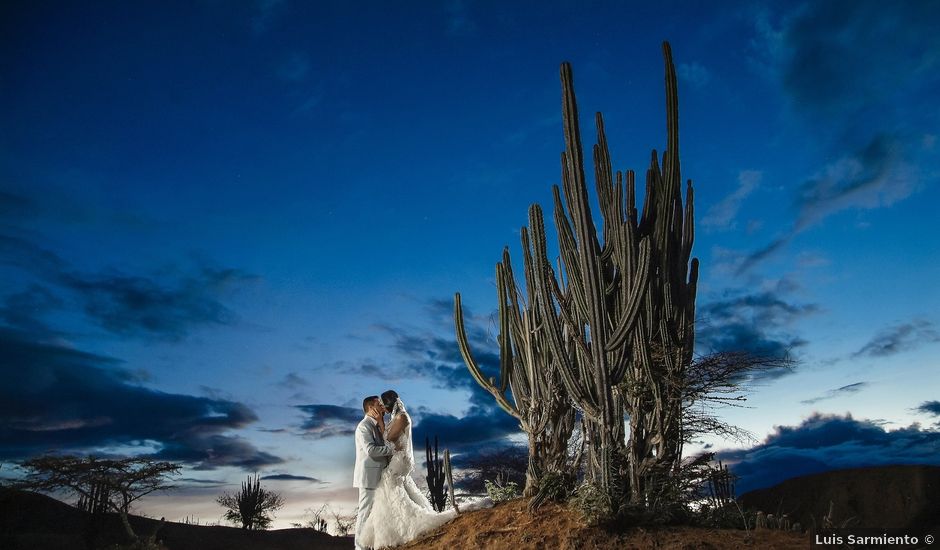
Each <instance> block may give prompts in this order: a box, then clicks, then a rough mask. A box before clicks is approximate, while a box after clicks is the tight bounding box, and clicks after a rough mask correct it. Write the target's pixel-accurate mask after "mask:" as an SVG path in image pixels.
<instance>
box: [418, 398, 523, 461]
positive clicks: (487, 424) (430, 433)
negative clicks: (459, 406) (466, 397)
mask: <svg viewBox="0 0 940 550" xmlns="http://www.w3.org/2000/svg"><path fill="white" fill-rule="evenodd" d="M491 400H492V398H491ZM518 433H521V428H520V427H519V421H518V420H516V419H515V418H513V417H512V416H510V415H509V414H507V413H506V412H505V411H503V410H502V409H499V408H498V407H492V408H491V407H477V406H474V407H471V408H470V411H469V412H468V413H467V414H466V415H464V416H463V417H459V418H458V417H456V416H453V415H449V414H434V413H425V414H422V415H421V419H420V420H419V421H417V423H416V424H415V427H414V431H413V438H414V439H413V443H414V445H415V446H417V447H423V446H424V443H425V438H428V439H429V440H430V441H432V442H433V441H434V437H435V436H437V437H438V439H439V440H440V444H441V446H444V447H447V448H449V449H451V450H452V451H459V450H464V449H473V448H478V447H480V446H481V445H486V444H490V445H493V444H498V443H499V442H502V441H503V440H504V439H505V437H506V436H508V435H513V434H518Z"/></svg>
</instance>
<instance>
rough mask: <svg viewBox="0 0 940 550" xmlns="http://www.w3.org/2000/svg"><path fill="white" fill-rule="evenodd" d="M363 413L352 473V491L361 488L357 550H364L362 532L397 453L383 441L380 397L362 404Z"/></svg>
mask: <svg viewBox="0 0 940 550" xmlns="http://www.w3.org/2000/svg"><path fill="white" fill-rule="evenodd" d="M362 410H363V411H365V413H366V416H365V417H364V418H363V419H362V421H360V422H359V425H358V426H356V468H355V470H354V471H353V487H358V488H359V511H358V512H357V513H356V539H355V541H356V550H364V548H363V547H362V546H360V545H359V537H360V535H361V534H362V528H363V526H365V524H366V521H367V520H368V519H369V514H371V513H372V503H373V502H374V501H375V488H376V487H378V485H379V480H380V479H382V470H384V469H385V467H386V466H388V458H387V457H389V456H391V455H392V454H393V453H394V449H392V447H391V446H387V445H385V440H384V439H382V429H381V428H380V427H379V426H380V425H382V424H384V417H383V415H384V414H385V406H384V405H383V404H382V400H381V399H379V396H377V395H370V396H369V397H366V398H365V399H364V400H363V401H362Z"/></svg>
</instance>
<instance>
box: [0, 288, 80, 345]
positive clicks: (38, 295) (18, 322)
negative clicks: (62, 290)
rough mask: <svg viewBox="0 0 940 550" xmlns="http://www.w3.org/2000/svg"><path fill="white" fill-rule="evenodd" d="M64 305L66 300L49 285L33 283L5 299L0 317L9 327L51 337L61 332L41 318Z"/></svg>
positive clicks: (0, 309)
mask: <svg viewBox="0 0 940 550" xmlns="http://www.w3.org/2000/svg"><path fill="white" fill-rule="evenodd" d="M63 305H65V302H64V301H63V300H62V299H61V298H59V297H58V296H57V295H56V294H54V293H53V292H52V291H51V290H49V289H48V288H47V287H45V286H42V285H40V284H36V283H33V284H31V285H30V286H29V288H27V289H26V290H23V291H22V292H16V293H13V294H9V295H7V296H6V297H5V298H4V299H3V305H2V306H0V319H2V320H3V321H4V322H5V323H6V325H7V326H9V327H13V328H16V329H19V330H22V331H25V332H29V333H32V334H37V335H42V336H43V337H49V336H53V335H58V334H59V333H58V332H57V331H54V330H52V329H51V328H49V327H48V326H46V324H45V323H44V322H42V321H41V320H40V318H41V317H42V316H44V315H45V314H47V313H49V312H52V311H55V310H57V309H59V308H61V307H62V306H63Z"/></svg>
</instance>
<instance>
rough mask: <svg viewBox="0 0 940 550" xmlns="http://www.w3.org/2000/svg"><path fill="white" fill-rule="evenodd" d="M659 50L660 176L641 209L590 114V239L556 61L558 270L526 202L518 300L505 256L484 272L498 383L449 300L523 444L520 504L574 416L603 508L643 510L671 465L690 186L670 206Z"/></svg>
mask: <svg viewBox="0 0 940 550" xmlns="http://www.w3.org/2000/svg"><path fill="white" fill-rule="evenodd" d="M663 55H664V59H665V69H666V121H667V123H666V129H667V146H666V150H665V152H664V153H663V156H662V161H661V163H662V167H660V160H659V156H658V154H657V153H656V151H653V152H652V159H651V163H650V166H649V169H648V170H647V173H646V193H645V197H644V203H643V206H642V211H640V212H638V210H637V208H636V192H635V176H634V173H633V172H632V171H627V172H626V173H623V172H619V171H618V172H616V173H615V172H614V170H613V168H612V163H611V159H610V152H609V149H608V145H607V137H606V134H605V131H604V121H603V117H602V116H601V114H600V113H597V114H596V116H595V124H596V128H597V143H596V144H595V145H594V147H593V155H592V156H593V165H594V184H595V188H596V192H597V198H598V201H599V203H600V217H601V220H600V222H601V225H600V230H598V229H597V227H598V226H597V224H596V223H595V219H594V217H593V215H592V212H591V207H590V202H589V195H588V187H587V178H586V175H585V166H584V165H585V161H584V155H583V149H582V144H581V134H580V127H579V123H580V121H579V117H578V107H577V101H576V98H575V92H574V79H573V75H572V70H571V66H570V65H569V64H568V63H564V64H562V66H561V83H562V115H563V126H564V138H565V150H564V152H563V153H562V154H561V186H558V185H555V186H553V189H552V192H553V193H552V194H553V201H554V208H553V221H554V225H555V228H556V231H557V240H558V246H559V258H558V263H557V269H556V267H555V266H554V265H553V261H552V259H551V258H550V257H549V253H548V246H547V240H548V239H547V235H546V231H545V223H544V219H543V213H542V209H541V207H540V206H539V205H538V204H533V205H532V206H531V207H530V209H529V225H528V227H523V228H522V231H521V235H522V250H523V262H524V270H525V272H524V276H525V293H524V296H523V293H522V292H521V291H520V290H519V286H518V284H517V282H516V281H515V279H514V278H513V274H512V267H511V261H510V257H509V252H508V250H504V251H503V258H502V261H501V262H500V263H499V264H497V267H496V279H497V293H498V300H499V302H498V305H499V327H500V333H499V347H500V363H501V364H500V379H499V381H498V382H497V381H496V380H495V379H494V378H487V377H486V376H484V374H483V373H482V371H481V370H480V368H479V365H478V364H477V363H476V361H474V359H473V356H472V353H471V352H470V349H469V345H468V343H467V338H466V334H465V331H464V327H463V318H462V311H461V303H460V294H459V293H458V294H457V295H456V296H455V324H456V332H457V339H458V342H459V345H460V351H461V353H462V355H463V358H464V360H465V362H466V364H467V367H468V368H469V370H470V372H471V374H472V375H473V377H474V378H475V379H476V381H477V382H478V383H479V384H480V385H481V386H482V387H483V388H485V389H486V390H488V391H489V392H490V393H491V394H492V395H493V396H494V398H495V399H496V402H497V403H498V404H499V405H500V406H501V407H502V408H503V409H504V410H505V411H506V412H508V413H509V414H511V415H513V416H514V417H515V418H517V419H518V420H519V422H520V425H521V427H522V429H523V431H525V432H526V433H527V434H528V436H529V442H530V447H529V457H530V471H529V472H527V482H526V495H527V496H533V494H534V492H535V491H536V490H537V488H538V478H539V477H540V476H541V475H544V473H546V472H550V471H559V470H563V469H564V468H565V458H566V455H565V451H566V443H567V440H568V438H569V437H570V435H571V430H572V428H573V421H574V410H575V409H576V410H578V411H580V412H581V413H582V416H583V435H584V437H585V438H586V440H587V468H586V478H587V479H586V481H587V482H589V483H591V484H592V485H594V486H596V487H597V488H599V489H600V491H601V492H602V493H603V494H605V495H606V496H607V498H608V500H609V501H610V502H611V506H612V507H616V506H617V505H619V504H622V503H623V502H624V501H625V500H627V499H629V500H630V501H632V502H633V503H634V504H640V505H644V504H648V503H649V502H651V500H653V499H655V498H656V497H655V494H656V493H658V492H659V491H660V489H661V488H662V486H664V485H665V484H666V482H667V481H668V478H669V477H670V476H673V475H674V474H675V473H676V472H677V469H678V466H679V460H680V458H681V451H682V443H683V441H684V437H683V433H682V412H683V410H682V401H683V399H682V397H683V393H682V392H683V388H684V387H685V380H684V377H685V376H686V369H687V367H688V365H689V363H691V360H692V346H693V343H694V328H695V327H694V314H695V294H696V280H697V277H698V260H696V259H692V258H691V252H692V244H693V240H694V231H693V225H694V223H693V217H694V216H693V207H692V203H693V193H692V184H691V181H689V182H688V184H687V188H686V197H685V204H683V196H682V189H681V188H682V184H681V177H680V170H679V147H678V144H679V137H678V98H677V83H676V73H675V67H674V65H673V62H672V53H671V49H670V47H669V44H668V43H664V44H663ZM507 388H508V389H509V390H510V391H511V393H512V396H511V397H512V401H510V398H509V397H508V396H507V395H506V390H507ZM625 417H629V422H630V434H629V441H626V440H625V439H626V434H625V429H624V418H625ZM546 448H551V449H552V451H551V452H547V451H546ZM555 453H558V454H555ZM611 511H615V510H611Z"/></svg>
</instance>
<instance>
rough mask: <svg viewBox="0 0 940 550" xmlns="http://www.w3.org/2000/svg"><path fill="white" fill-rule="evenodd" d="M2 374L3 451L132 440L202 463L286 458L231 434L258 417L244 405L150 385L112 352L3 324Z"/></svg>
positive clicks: (251, 465) (24, 453) (253, 464)
mask: <svg viewBox="0 0 940 550" xmlns="http://www.w3.org/2000/svg"><path fill="white" fill-rule="evenodd" d="M0 376H2V379H3V380H4V384H3V385H2V387H0V441H3V442H4V444H3V445H2V446H0V457H2V458H5V459H11V458H25V457H29V456H33V455H36V454H39V453H44V452H47V451H50V450H59V451H76V452H80V451H84V450H90V449H95V450H100V449H106V448H109V447H114V446H127V445H129V446H132V447H138V448H140V450H141V452H140V453H139V454H144V455H147V456H152V457H155V458H159V459H161V460H172V461H181V462H184V463H186V464H188V465H191V466H193V467H194V468H195V469H203V470H210V469H215V468H218V467H223V466H234V467H241V468H244V469H247V470H253V469H256V468H258V467H262V466H267V465H271V464H278V463H280V462H282V459H280V458H279V457H276V456H274V455H271V454H269V453H266V452H263V451H260V450H259V449H257V448H255V447H254V446H253V445H252V444H251V443H249V442H247V441H245V440H244V439H242V438H239V437H236V436H232V435H226V432H228V431H230V430H234V429H239V428H243V427H245V426H247V425H249V424H251V423H253V422H255V421H256V420H257V416H256V415H255V413H254V412H253V411H251V410H250V409H249V408H248V407H246V406H245V405H243V404H241V403H237V402H234V401H225V400H218V399H210V398H206V397H195V396H190V395H181V394H172V393H165V392H160V391H156V390H152V389H148V388H146V387H143V386H141V385H139V384H138V383H137V382H138V376H137V375H136V374H135V373H133V372H130V371H128V370H127V369H124V368H122V363H121V361H118V360H116V359H113V358H110V357H105V356H101V355H96V354H91V353H86V352H83V351H80V350H76V349H72V348H69V347H64V346H62V345H59V344H53V343H45V342H39V341H36V340H34V339H33V338H32V337H30V336H28V335H26V334H25V333H22V332H19V331H14V330H11V329H8V328H0ZM154 448H155V449H156V450H155V451H153V452H152V453H150V454H148V451H150V450H153V449H154Z"/></svg>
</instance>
